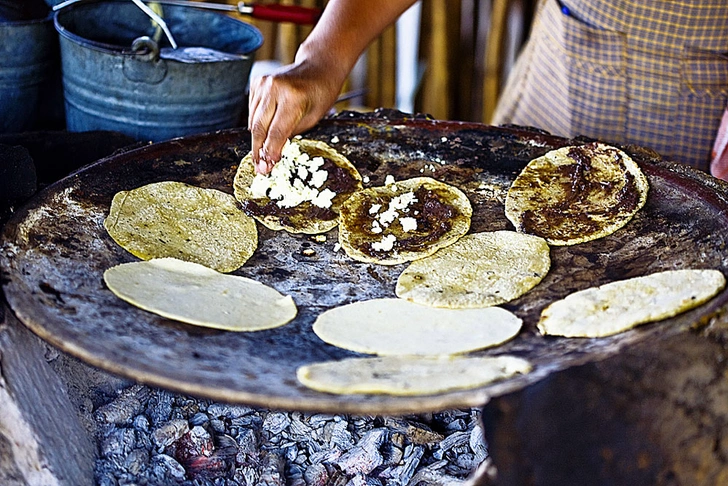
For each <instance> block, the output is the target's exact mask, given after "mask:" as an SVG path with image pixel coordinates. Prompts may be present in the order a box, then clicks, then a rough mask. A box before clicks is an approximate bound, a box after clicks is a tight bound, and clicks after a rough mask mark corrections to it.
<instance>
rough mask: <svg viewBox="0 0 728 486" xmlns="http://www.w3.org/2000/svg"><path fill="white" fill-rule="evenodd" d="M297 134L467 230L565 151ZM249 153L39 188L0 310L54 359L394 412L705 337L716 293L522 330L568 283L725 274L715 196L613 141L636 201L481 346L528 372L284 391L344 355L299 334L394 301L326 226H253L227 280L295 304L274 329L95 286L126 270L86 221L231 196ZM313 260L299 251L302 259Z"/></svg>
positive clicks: (712, 186)
mask: <svg viewBox="0 0 728 486" xmlns="http://www.w3.org/2000/svg"><path fill="white" fill-rule="evenodd" d="M308 136H309V137H311V138H315V139H319V140H324V141H327V142H329V143H335V146H336V147H337V148H338V149H339V150H340V151H341V152H343V153H344V154H345V155H347V156H348V157H349V159H350V160H352V162H353V163H354V164H355V165H356V166H357V167H358V168H359V170H360V171H361V173H362V175H364V176H367V177H369V179H370V181H371V183H372V184H380V183H382V182H383V181H384V178H385V177H386V175H389V174H392V175H394V176H395V178H396V179H404V178H409V177H414V176H419V175H423V174H424V175H430V176H433V177H435V178H437V179H440V180H443V181H445V182H449V183H451V184H455V185H457V186H459V187H461V188H462V189H463V190H464V191H465V192H466V193H467V195H468V197H469V198H470V200H471V202H472V203H473V206H474V207H475V208H476V211H475V212H474V218H473V225H472V230H473V231H487V230H498V229H507V228H509V223H508V221H507V220H506V218H505V216H504V215H503V210H502V204H503V197H504V195H505V190H506V189H507V187H508V186H509V184H510V182H511V181H512V180H513V179H514V178H515V176H516V175H517V174H518V172H519V171H520V169H521V168H522V167H523V166H524V165H525V164H526V163H527V162H528V161H529V160H530V159H532V158H534V157H537V156H539V155H541V154H543V153H545V152H546V151H548V150H551V149H553V148H556V147H560V146H564V145H567V144H570V143H574V141H572V140H566V139H561V138H557V137H552V136H549V135H547V134H543V133H540V132H537V131H534V130H524V129H518V128H495V127H486V126H483V125H478V124H468V123H456V122H438V121H434V120H430V119H427V118H425V117H407V116H403V115H402V114H398V113H391V112H383V113H380V114H379V116H375V117H372V116H371V115H357V114H353V113H343V114H340V115H339V116H338V117H336V118H334V119H329V120H325V121H324V122H322V123H320V124H319V125H318V126H317V127H315V128H314V129H313V130H312V131H311V132H310V133H309V134H308ZM248 148H249V136H248V134H247V132H246V131H244V130H228V131H223V132H217V133H213V134H207V135H201V136H192V137H188V138H183V139H178V140H172V141H169V142H165V143H160V144H155V145H151V146H147V147H143V148H140V149H136V150H132V151H129V152H125V153H122V154H120V155H116V156H113V157H110V158H107V159H103V160H101V161H99V162H96V163H94V164H92V165H90V166H88V167H85V168H83V169H82V170H81V171H79V172H77V173H75V174H74V175H73V176H71V177H69V178H66V179H64V180H62V181H60V182H59V183H57V184H54V185H52V186H50V187H49V188H48V189H47V190H45V191H43V192H42V193H40V194H39V195H38V196H37V197H35V198H34V199H33V200H32V201H31V202H30V203H29V204H28V205H26V206H25V207H24V208H23V209H22V210H21V211H19V212H18V213H16V214H15V215H14V216H13V217H12V218H11V220H10V222H9V223H8V225H7V226H6V229H5V232H4V239H3V254H4V260H3V267H2V270H3V278H4V290H5V293H6V298H7V300H8V303H9V305H10V307H11V309H12V311H13V313H14V314H15V315H16V316H17V317H18V319H19V320H20V321H21V322H22V323H23V324H24V325H25V326H27V327H28V328H30V329H31V330H33V331H34V332H35V333H36V334H38V335H39V336H41V337H42V338H43V339H45V340H46V341H48V342H49V343H51V344H53V345H54V346H56V347H58V348H59V349H61V350H63V351H65V352H68V353H69V354H71V355H73V356H76V357H78V358H80V359H81V360H83V361H85V362H87V363H90V364H92V365H94V366H97V367H99V368H102V369H105V370H107V371H110V372H112V373H114V374H118V375H120V376H124V377H127V378H129V379H132V380H134V381H136V382H139V383H142V384H147V385H152V386H155V387H161V388H164V389H168V390H173V391H175V392H178V393H183V394H190V395H193V396H197V397H205V398H206V399H207V400H211V401H225V402H234V403H242V404H245V405H246V406H251V407H266V408H275V409H282V410H296V411H298V412H301V413H311V414H315V413H318V412H326V413H333V414H342V413H353V414H372V415H382V414H388V415H393V414H409V413H418V414H422V413H426V412H441V411H443V410H453V409H469V408H470V407H480V406H483V405H484V404H486V403H487V402H488V400H489V399H492V398H493V397H498V396H501V395H504V394H511V395H509V396H512V394H517V393H518V392H519V390H523V389H525V390H531V389H533V386H535V384H538V383H540V382H542V381H543V380H544V379H546V378H548V377H550V376H551V375H552V374H553V373H555V372H557V371H559V370H564V369H567V368H570V367H574V366H582V365H584V366H588V363H593V362H596V361H601V360H605V359H613V358H614V357H615V356H619V355H620V353H623V352H625V351H626V350H629V349H634V348H635V347H638V346H644V345H645V343H654V342H657V341H661V340H669V339H673V338H676V337H677V338H679V337H680V336H681V335H682V334H684V333H685V332H686V331H687V330H689V329H691V328H695V327H696V326H697V327H704V326H706V325H708V324H709V323H710V321H711V319H712V318H714V317H716V316H717V315H719V314H720V313H721V312H722V310H723V307H724V306H725V303H726V299H728V293H727V292H726V291H724V292H723V293H721V294H720V295H719V296H718V297H716V298H715V299H714V300H712V301H711V302H710V303H708V304H706V305H705V306H702V307H700V308H698V309H695V310H693V311H691V312H688V313H686V314H683V315H681V316H679V317H676V318H672V319H669V320H667V321H664V322H661V323H657V324H654V325H647V326H643V327H641V328H638V329H635V330H633V331H630V332H628V333H625V334H622V335H618V336H614V337H610V338H604V339H560V338H549V339H545V338H543V337H542V336H540V335H539V334H538V333H536V331H535V322H536V320H537V317H538V315H539V313H540V310H541V309H542V308H543V307H544V306H545V305H546V304H548V303H549V302H551V301H553V300H555V299H558V298H561V297H563V296H565V295H566V294H568V293H570V292H572V291H574V290H578V289H582V288H585V287H589V286H593V285H597V284H600V283H605V282H609V281H613V280H618V279H623V278H628V277H632V276H637V275H641V274H645V273H649V272H651V271H657V270H663V269H668V268H682V267H700V268H717V269H720V270H722V271H723V272H724V273H725V272H726V270H727V269H726V268H725V267H726V265H728V263H726V262H725V259H724V255H723V251H724V248H725V244H726V241H725V239H726V238H727V237H728V231H726V229H727V227H728V219H727V218H726V214H728V211H726V210H728V203H727V202H726V199H727V198H726V196H725V195H726V194H727V193H728V192H727V191H726V188H725V187H724V186H723V185H722V184H721V183H719V182H717V181H716V180H714V179H712V178H710V177H709V176H707V175H705V174H702V173H699V172H696V171H693V170H690V169H687V168H684V167H682V166H677V165H674V164H670V163H667V162H664V161H661V160H660V159H659V157H658V156H657V155H656V154H654V153H651V152H649V151H647V150H644V149H640V148H636V147H624V148H625V150H627V151H628V152H630V153H631V154H632V155H633V157H634V158H635V159H636V160H637V161H638V163H639V164H640V166H641V168H642V170H643V171H644V172H645V174H646V175H647V177H648V179H649V182H650V185H651V192H650V197H649V200H648V203H647V206H646V207H645V208H644V209H643V210H642V211H641V212H640V213H639V214H638V215H637V217H636V218H635V219H634V220H633V221H632V222H631V223H630V224H629V225H628V226H627V227H625V228H624V229H622V230H620V231H619V232H617V233H615V234H614V235H611V236H609V237H607V238H604V239H601V240H596V241H593V242H589V243H585V244H582V245H577V246H574V247H560V248H553V249H552V262H553V263H552V270H551V273H550V274H549V275H547V277H546V278H545V279H544V281H543V282H542V283H541V284H540V285H539V286H538V287H537V288H535V289H534V290H533V291H531V292H530V293H529V294H527V295H525V296H523V297H521V298H520V299H518V300H516V301H514V302H512V303H510V304H508V305H507V306H506V307H508V308H509V310H512V311H513V312H515V313H516V314H517V315H518V316H519V317H521V318H522V319H523V320H524V326H525V329H524V330H523V331H522V333H521V334H520V335H519V336H518V337H517V338H516V339H514V340H513V341H511V342H509V343H507V344H506V345H504V346H502V347H499V348H496V349H493V350H488V351H482V352H480V353H479V354H501V353H512V354H516V355H519V356H521V357H524V358H527V359H529V360H530V361H531V362H532V363H533V365H534V372H533V373H531V374H529V375H525V376H521V377H517V378H514V379H511V380H508V381H505V382H502V383H497V384H493V385H490V386H488V387H484V388H480V389H476V390H470V391H461V392H453V393H447V394H443V395H436V396H424V397H415V398H401V397H390V396H353V395H352V396H332V395H327V394H323V393H318V392H314V391H312V390H308V389H306V388H304V387H302V386H301V385H299V384H298V383H297V382H296V380H295V369H296V367H298V366H299V365H301V364H305V363H309V362H312V361H319V360H325V359H339V358H344V357H347V356H352V355H354V353H350V352H347V351H343V350H339V349H336V348H333V347H331V346H327V345H325V344H323V343H321V342H320V341H318V340H317V338H316V337H315V336H314V335H313V334H312V333H311V332H310V325H311V323H312V322H313V320H314V318H315V316H316V315H318V313H320V312H321V311H322V310H325V309H327V308H330V307H333V306H337V305H342V304H345V303H349V302H353V301H356V300H362V299H364V298H375V297H385V296H392V295H393V288H394V285H393V282H394V281H395V280H396V276H397V275H398V269H397V268H388V267H381V266H376V265H369V264H360V263H354V262H352V261H350V260H348V259H347V258H346V257H345V256H343V255H341V254H337V253H336V252H334V251H333V245H334V243H335V237H334V234H333V233H331V234H329V235H328V238H327V241H326V242H324V243H320V242H316V241H314V240H312V239H311V238H309V237H306V236H303V235H288V234H281V233H273V232H270V231H266V230H264V229H261V230H260V235H261V242H262V243H261V246H260V249H259V251H258V253H257V254H256V255H255V256H254V257H253V258H252V259H251V260H250V261H249V262H248V264H246V265H245V266H244V267H243V268H241V269H240V270H238V271H236V273H238V274H240V275H245V276H248V277H252V278H255V279H257V280H260V281H262V282H265V283H267V284H269V285H272V286H274V287H276V288H278V289H279V290H280V291H282V292H284V293H289V294H291V295H292V296H293V297H294V299H295V300H296V302H297V303H298V305H299V311H300V312H299V316H298V317H297V318H296V320H294V321H293V322H292V323H291V324H289V325H287V326H284V327H283V328H280V329H277V330H271V331H263V332H259V333H252V334H236V335H231V334H230V333H223V332H217V331H211V330H201V329H198V328H192V327H190V326H186V325H183V324H179V323H175V322H172V321H169V320H165V319H162V318H160V317H157V316H153V315H148V314H147V313H145V312H143V311H140V310H137V309H134V308H131V307H129V306H128V305H127V304H125V303H123V302H121V301H119V300H118V299H116V298H115V297H114V296H113V295H111V293H110V292H109V291H108V290H106V289H105V288H104V286H103V282H102V280H101V274H102V273H103V270H105V269H106V268H108V267H110V266H112V265H115V264H117V263H122V262H127V261H132V260H133V257H132V256H130V255H129V254H127V253H125V252H124V251H123V250H122V249H120V248H118V246H116V245H115V244H114V243H113V241H111V239H110V238H109V237H108V236H107V235H106V234H105V233H104V230H103V227H102V226H101V222H102V220H103V218H104V217H105V215H106V214H107V212H108V207H109V203H110V201H111V197H112V196H113V195H114V194H115V193H116V192H118V191H119V190H126V189H130V188H133V187H138V186H140V185H143V184H146V183H149V182H155V181H160V180H170V179H172V180H179V181H183V182H188V183H190V184H194V185H199V186H203V187H212V188H217V189H220V190H223V191H226V192H231V181H232V176H233V174H234V171H235V169H236V167H237V164H238V162H239V160H240V158H241V157H242V156H243V155H244V154H245V153H246V152H247V151H248ZM311 249H313V250H314V253H313V254H311V252H310V251H306V252H305V253H304V251H303V250H311ZM140 356H143V359H140V358H139V357H140ZM135 393H136V392H135ZM205 406H206V407H208V406H207V405H205ZM208 410H209V407H208ZM201 411H204V410H201ZM205 413H206V412H205ZM236 413H237V412H236ZM192 416H194V415H192ZM207 416H208V419H210V414H207ZM266 418H267V416H266ZM199 420H203V417H200V418H199ZM263 420H265V418H264V419H263ZM271 420H272V419H271ZM471 433H472V431H471ZM371 440H374V439H371ZM459 440H462V438H460V439H459ZM218 446H219V447H220V448H222V449H224V444H222V445H221V444H218Z"/></svg>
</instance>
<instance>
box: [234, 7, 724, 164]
mask: <svg viewBox="0 0 728 486" xmlns="http://www.w3.org/2000/svg"><path fill="white" fill-rule="evenodd" d="M413 3H414V1H413V0H387V1H382V0H368V1H366V2H363V1H359V0H331V1H330V2H329V4H328V5H327V7H326V9H325V10H324V14H323V16H322V17H321V20H320V21H319V23H318V24H317V25H316V27H315V28H314V30H313V32H312V33H311V35H310V36H309V37H308V38H307V39H306V40H305V41H304V43H303V44H302V45H301V47H300V48H299V50H298V52H297V55H296V59H295V61H294V63H293V64H291V65H289V66H285V67H283V68H282V69H281V70H280V71H278V72H275V73H272V74H270V75H267V76H263V77H261V78H258V79H255V80H253V81H252V82H251V93H250V106H249V120H248V122H249V128H250V130H251V133H252V149H253V158H254V162H255V163H256V169H257V170H258V171H259V172H262V173H267V172H269V171H270V169H271V168H272V167H273V164H274V163H275V162H276V161H277V160H278V159H279V158H280V150H281V148H282V146H283V143H284V142H285V140H286V139H287V138H288V137H290V136H291V135H292V134H294V133H299V132H301V131H304V130H306V129H308V128H310V127H312V126H313V125H314V124H315V123H316V122H318V120H319V119H320V118H321V117H323V116H324V115H325V114H326V112H327V111H328V109H329V108H330V107H331V106H332V105H333V103H334V101H335V99H336V96H337V95H338V93H339V91H340V89H341V86H342V85H343V83H344V81H345V79H346V77H347V75H348V73H349V72H350V70H351V69H352V67H353V66H354V63H355V62H356V60H357V59H358V57H359V56H360V55H361V53H362V52H363V51H364V49H365V48H366V47H367V45H368V44H369V43H370V42H371V41H372V40H373V39H374V38H375V37H376V36H377V35H379V33H381V32H382V31H383V30H384V28H386V27H387V26H388V25H389V24H391V23H392V22H394V20H396V18H397V17H398V16H399V15H400V14H401V13H402V12H404V10H406V9H407V8H408V7H409V6H411V5H412V4H413ZM727 53H728V2H726V1H725V0H681V1H676V0H620V1H613V0H538V4H537V7H536V14H535V16H534V21H533V24H532V27H531V33H530V35H529V38H528V40H527V42H526V44H525V45H524V47H523V49H522V52H521V54H520V55H519V59H518V60H517V62H516V64H515V66H514V68H513V70H512V71H511V73H510V75H509V79H508V81H507V83H506V86H505V89H504V91H503V95H502V96H501V99H500V100H499V104H498V106H497V108H496V112H495V116H494V120H493V123H494V124H504V123H510V124H517V125H524V126H533V127H537V128H540V129H543V130H546V131H549V132H551V133H553V134H554V135H559V136H564V137H574V136H578V135H584V136H587V137H592V138H596V139H599V140H601V141H604V142H611V143H621V144H637V145H642V146H645V147H649V148H651V149H653V150H655V151H657V152H658V153H660V154H661V155H663V156H664V157H665V158H667V159H670V160H674V161H677V162H681V163H685V164H690V165H692V166H694V167H696V168H699V169H702V170H706V171H707V170H708V169H709V163H710V157H711V148H712V146H713V141H714V140H715V137H716V132H717V130H718V126H719V124H720V121H721V116H722V114H723V112H724V110H725V109H726V103H727V102H728V56H727V55H726V54H727Z"/></svg>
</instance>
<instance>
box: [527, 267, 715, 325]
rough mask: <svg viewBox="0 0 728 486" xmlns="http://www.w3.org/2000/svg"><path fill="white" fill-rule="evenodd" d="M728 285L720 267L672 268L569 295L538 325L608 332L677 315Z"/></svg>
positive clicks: (551, 307) (543, 312) (551, 309)
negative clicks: (705, 268)
mask: <svg viewBox="0 0 728 486" xmlns="http://www.w3.org/2000/svg"><path fill="white" fill-rule="evenodd" d="M723 287H725V277H724V276H723V274H722V273H721V272H720V271H718V270H668V271H665V272H658V273H653V274H651V275H645V276H641V277H635V278H631V279H628V280H620V281H616V282H611V283H608V284H605V285H602V286H600V287H592V288H589V289H586V290H581V291H579V292H575V293H573V294H571V295H568V296H567V297H566V298H564V299H562V300H559V301H556V302H554V303H552V304H551V305H549V306H548V307H546V308H545V309H544V310H543V311H542V313H541V319H540V320H539V322H538V329H539V331H541V333H542V334H548V335H552V336H566V337H603V336H610V335H612V334H617V333H620V332H623V331H626V330H628V329H631V328H633V327H635V326H638V325H640V324H644V323H647V322H654V321H659V320H662V319H667V318H668V317H673V316H676V315H678V314H680V313H682V312H686V311H688V310H690V309H692V308H694V307H697V306H699V305H701V304H703V303H704V302H707V301H708V300H710V299H711V298H712V297H713V296H715V295H716V294H717V293H718V292H719V291H720V290H721V289H723Z"/></svg>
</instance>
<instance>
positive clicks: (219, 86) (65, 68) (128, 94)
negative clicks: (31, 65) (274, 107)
mask: <svg viewBox="0 0 728 486" xmlns="http://www.w3.org/2000/svg"><path fill="white" fill-rule="evenodd" d="M162 17H163V18H164V20H165V22H166V24H167V26H168V27H169V29H170V31H171V32H172V35H173V37H174V38H175V40H176V41H177V43H178V45H179V48H178V49H172V48H171V47H169V44H168V43H167V41H166V38H165V36H164V35H163V33H162V31H161V29H159V27H158V26H157V25H156V24H154V23H153V22H152V20H151V19H150V18H149V17H148V16H147V15H146V14H145V13H144V12H142V11H141V10H140V9H139V8H137V7H136V6H135V5H134V4H133V3H132V2H114V1H105V2H83V3H78V4H74V5H71V6H68V7H65V8H63V9H61V10H59V11H58V12H57V13H56V16H55V27H56V30H57V31H58V33H59V34H60V45H61V65H62V73H63V90H64V98H65V106H66V124H67V127H68V130H70V131H86V130H114V131H118V132H122V133H125V134H127V135H130V136H132V137H134V138H136V139H137V140H151V141H160V140H166V139H169V138H173V137H179V136H184V135H189V134H193V133H200V132H207V131H211V130H216V129H221V128H230V127H235V126H237V125H238V123H239V120H240V116H241V113H242V109H243V107H244V106H245V103H246V90H247V85H248V78H249V75H250V69H251V67H252V63H253V59H254V54H255V51H256V50H257V49H258V48H259V47H260V46H261V44H262V43H263V37H262V35H261V33H260V31H258V29H256V28H255V27H253V26H251V25H249V24H246V23H244V22H241V21H239V20H236V19H233V18H231V17H228V16H226V15H222V14H219V13H215V12H207V11H202V10H197V9H192V8H188V7H176V6H164V7H163V13H162ZM190 48H206V49H207V51H206V55H194V56H186V57H185V56H183V55H182V54H186V53H189V52H191V49H190Z"/></svg>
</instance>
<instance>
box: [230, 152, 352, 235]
mask: <svg viewBox="0 0 728 486" xmlns="http://www.w3.org/2000/svg"><path fill="white" fill-rule="evenodd" d="M289 143H290V144H293V145H295V146H296V147H295V151H298V150H300V152H301V153H303V154H306V155H308V158H309V159H314V158H316V157H321V158H322V159H323V165H322V166H321V167H320V169H318V170H322V171H326V173H327V176H326V180H325V181H324V182H323V183H322V184H321V185H317V183H315V182H313V175H312V174H311V173H310V171H307V170H304V174H305V179H299V180H300V183H302V187H305V188H306V189H307V190H309V191H314V193H318V194H321V193H324V194H325V193H326V192H327V191H331V192H333V193H334V194H335V195H334V196H333V198H332V199H331V205H330V206H329V207H326V206H317V205H316V204H314V203H313V202H312V201H308V200H307V201H303V202H301V203H300V204H296V205H295V206H292V207H286V205H281V204H280V203H281V202H282V201H281V200H280V199H279V198H275V199H271V198H270V197H268V195H269V194H270V192H269V191H267V192H266V195H262V196H261V195H256V191H255V190H254V186H253V184H254V181H256V176H257V178H259V179H260V178H264V179H265V178H268V179H269V180H270V179H271V178H277V177H285V178H286V179H288V180H290V181H295V180H296V178H297V177H298V175H297V173H298V167H300V166H301V165H302V164H301V163H300V162H297V161H295V160H293V159H291V162H292V163H291V164H287V163H285V162H286V161H284V159H285V158H286V157H288V155H287V154H288V151H287V150H286V151H284V154H283V155H284V158H283V159H281V162H279V163H278V164H276V165H275V166H274V167H273V170H272V171H271V174H270V175H268V176H262V175H256V172H255V167H254V166H253V157H252V154H250V153H248V154H247V155H246V156H245V157H244V158H243V160H242V161H241V162H240V166H239V167H238V171H237V173H236V174H235V179H234V180H233V192H234V194H235V197H236V198H237V200H238V201H240V202H241V204H242V205H243V210H244V211H245V212H246V213H247V214H249V215H250V216H252V217H253V218H255V219H256V220H258V221H259V222H260V223H261V224H263V225H264V226H266V227H267V228H270V229H272V230H275V231H279V230H286V231H288V232H290V233H305V234H319V233H325V232H327V231H329V230H331V229H333V228H335V227H336V225H338V224H339V209H340V207H341V205H342V204H343V202H344V201H345V200H346V199H348V198H349V196H350V195H351V194H352V193H353V192H355V191H358V190H360V189H361V188H362V179H361V175H360V174H359V171H357V170H356V167H354V165H353V164H352V163H351V162H349V160H348V159H347V158H346V157H344V156H343V155H342V154H340V153H339V152H337V151H336V150H334V149H333V148H332V147H330V146H329V145H328V144H326V143H325V142H320V141H318V140H308V139H305V138H302V139H299V138H296V139H293V140H291V141H290V142H289ZM291 170H292V172H291Z"/></svg>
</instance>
